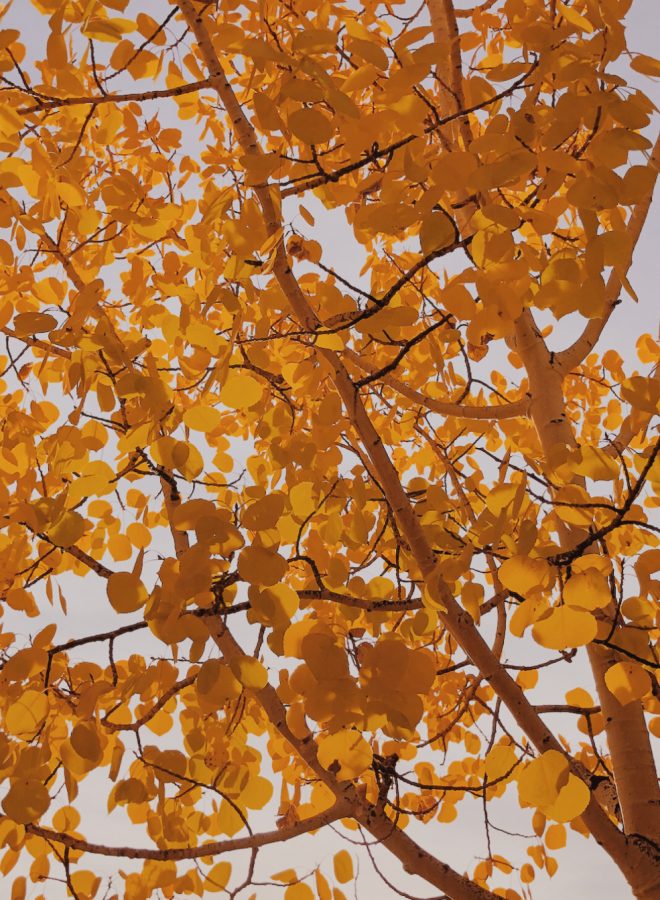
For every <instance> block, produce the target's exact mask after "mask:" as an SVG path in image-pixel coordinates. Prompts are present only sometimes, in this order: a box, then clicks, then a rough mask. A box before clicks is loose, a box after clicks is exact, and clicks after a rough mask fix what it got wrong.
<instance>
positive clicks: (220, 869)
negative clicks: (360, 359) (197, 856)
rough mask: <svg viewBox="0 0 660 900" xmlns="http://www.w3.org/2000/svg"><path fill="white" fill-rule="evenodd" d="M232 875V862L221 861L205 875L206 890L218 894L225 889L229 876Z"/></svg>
mask: <svg viewBox="0 0 660 900" xmlns="http://www.w3.org/2000/svg"><path fill="white" fill-rule="evenodd" d="M230 877H231V863H228V862H219V863H216V864H215V865H214V866H213V868H212V869H209V871H208V872H207V873H206V875H205V876H204V890H205V891H208V892H209V893H210V894H217V893H219V892H220V891H224V889H225V887H226V886H227V883H228V881H229V878H230Z"/></svg>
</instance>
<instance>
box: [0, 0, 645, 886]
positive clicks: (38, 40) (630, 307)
mask: <svg viewBox="0 0 660 900" xmlns="http://www.w3.org/2000/svg"><path fill="white" fill-rule="evenodd" d="M457 5H459V6H469V5H472V4H471V3H467V2H465V0H462V2H460V3H458V4H457ZM164 8H165V4H164V3H154V2H153V0H151V2H147V3H145V4H144V9H145V11H149V12H150V13H151V14H152V15H154V16H156V17H157V16H158V14H159V12H161V11H162V10H163V9H164ZM652 8H653V4H649V3H647V2H644V0H634V2H633V5H632V9H631V12H630V13H629V15H628V19H627V28H628V44H629V47H630V49H633V50H635V51H639V52H643V53H647V54H649V55H654V54H655V53H656V52H657V32H658V15H657V11H655V16H654V15H653V13H652ZM653 20H655V22H654V21H653ZM654 25H655V27H653V26H654ZM2 27H5V28H8V27H17V28H19V29H20V30H21V32H22V33H23V35H24V37H23V40H26V37H25V36H27V40H26V43H27V44H28V51H29V52H31V53H34V54H35V55H37V54H38V53H39V51H40V49H41V48H42V47H43V46H44V44H45V39H46V36H47V31H46V19H45V18H42V17H41V16H40V15H39V14H38V13H36V12H35V11H34V9H33V7H32V6H31V4H30V3H29V2H28V0H14V5H13V7H12V8H11V9H10V11H9V13H8V15H7V16H6V17H5V19H4V20H3V23H2ZM636 77H637V79H638V80H639V83H640V84H641V81H642V79H641V76H635V73H632V77H631V79H630V80H631V81H632V82H633V83H634V80H635V78H636ZM644 90H645V91H646V93H647V94H649V95H650V96H651V98H652V99H653V100H654V101H655V102H656V104H658V105H660V88H658V87H657V85H656V87H655V88H653V87H651V86H650V85H649V83H648V81H644ZM180 127H183V128H185V123H182V124H181V125H180ZM656 128H657V125H656ZM305 206H306V207H307V208H308V209H310V210H311V211H312V212H313V213H314V215H315V216H316V218H317V235H315V237H316V239H317V240H319V241H320V242H321V243H322V244H323V247H324V263H325V264H326V265H330V266H337V269H338V271H340V272H341V273H342V274H343V275H344V276H345V277H347V278H349V279H353V278H357V273H358V270H359V268H360V266H361V260H360V259H359V258H358V257H357V255H356V254H355V251H354V243H353V239H352V236H351V235H350V234H349V233H348V232H347V231H346V229H345V228H344V227H343V213H342V212H341V211H333V212H328V211H325V210H323V208H322V207H321V206H320V204H319V203H314V202H313V201H310V200H309V199H306V200H305ZM658 206H659V204H658V202H657V201H656V203H655V205H654V206H653V207H652V210H651V214H650V217H649V220H648V222H647V226H646V228H645V230H644V233H643V235H642V238H641V240H640V242H639V244H638V246H637V250H636V253H635V258H634V263H633V267H632V270H631V275H630V281H631V283H632V285H633V287H634V289H635V291H636V293H637V294H638V296H639V304H638V305H635V304H633V303H632V302H630V301H629V300H626V303H625V305H624V306H622V307H620V308H619V309H618V310H617V311H616V312H615V314H614V315H613V316H612V319H611V321H610V323H609V324H608V326H607V328H606V330H605V333H604V335H603V338H602V345H603V346H608V347H614V348H616V349H617V350H618V351H619V353H621V355H622V356H623V357H624V359H633V358H634V346H635V341H636V339H637V337H638V336H639V334H640V333H641V332H642V331H645V330H647V331H651V332H655V331H656V330H657V310H658V308H659V305H658V300H657V286H658V284H660V262H659V254H658V252H657V246H658V223H659V221H660V213H659V211H658ZM574 329H575V325H574V323H573V321H572V320H571V317H567V319H565V320H563V321H562V323H561V326H560V328H558V329H557V332H556V334H555V339H556V347H555V349H560V348H561V347H563V346H564V345H565V344H566V343H570V341H571V339H572V337H573V335H574ZM553 346H554V344H553ZM500 362H502V361H501V360H498V359H496V358H494V359H493V366H494V367H500ZM71 584H72V585H73V581H72V582H71ZM97 589H98V588H97V586H93V587H91V590H93V591H95V590H97ZM77 590H79V587H78V588H77ZM88 600H89V597H88V596H83V595H78V596H71V595H70V596H69V601H70V603H71V606H72V609H73V610H74V615H73V616H69V617H68V620H67V628H68V629H71V628H73V627H74V626H75V632H74V633H75V634H76V635H78V634H85V633H91V632H92V631H96V630H98V628H99V627H106V626H107V627H110V626H111V625H112V624H113V619H112V617H111V616H110V615H108V617H107V622H105V621H101V622H100V621H99V618H98V607H95V606H94V604H91V603H89V602H88ZM62 636H64V635H62ZM66 636H69V635H68V634H67V635H66ZM71 636H73V634H72V635H71ZM532 652H534V648H532V647H530V654H531V653H532ZM530 658H531V655H530ZM519 661H520V662H524V661H525V660H524V659H520V660H519ZM582 666H583V664H582V663H581V662H580V661H579V660H578V661H576V663H575V672H576V675H577V674H578V673H579V672H580V671H583V668H582ZM570 676H571V672H570V671H569V672H567V673H566V676H564V677H567V678H568V679H570ZM580 680H581V681H583V679H580ZM570 686H571V684H570V680H567V685H566V687H567V688H568V687H570ZM553 687H555V688H556V685H553ZM542 700H543V688H542V687H541V688H540V691H539V694H538V695H537V702H542ZM570 727H571V726H570V723H568V722H567V723H566V728H567V729H568V728H570ZM102 780H103V779H102V778H101V777H98V778H97V777H96V776H91V777H90V778H88V779H87V780H86V782H85V784H84V796H85V797H86V800H85V801H84V804H85V813H84V829H85V833H86V836H87V837H88V838H89V839H91V840H95V839H96V840H100V841H103V842H107V843H124V842H126V841H127V840H129V835H128V830H130V831H135V832H136V834H138V837H136V841H138V842H139V843H140V844H142V845H145V844H146V842H145V840H144V838H141V837H140V836H141V830H139V831H138V830H136V829H133V828H130V826H129V829H128V830H127V826H126V824H125V820H124V818H123V816H121V817H120V816H118V815H110V816H109V815H108V814H107V812H106V810H105V803H103V805H102V806H99V804H97V803H96V802H95V795H96V794H97V791H98V788H99V786H100V784H101V783H102ZM459 811H460V815H459V818H458V819H457V820H456V821H455V822H452V823H451V824H449V825H444V826H442V825H440V824H437V823H436V824H434V825H432V826H425V827H423V828H420V826H419V825H416V824H413V825H412V826H411V834H412V836H413V837H416V838H417V839H418V840H419V841H420V843H421V844H422V845H423V846H424V847H425V848H427V849H429V850H430V851H431V852H437V853H438V855H439V857H440V858H441V859H443V860H444V861H446V862H448V863H450V864H451V865H452V866H454V867H455V868H457V869H459V870H463V869H468V868H472V866H473V865H474V857H475V854H476V855H479V853H483V855H485V852H486V848H485V842H484V841H482V840H481V839H479V840H478V841H477V842H476V843H475V838H474V835H475V834H481V833H482V831H483V829H482V814H481V808H480V804H479V803H478V802H477V801H469V800H466V801H465V802H464V803H463V804H462V805H461V806H460V807H459ZM516 811H518V804H517V800H516V798H515V787H510V788H509V790H508V791H507V794H506V795H505V796H504V798H503V799H501V800H499V801H495V803H494V805H493V813H492V814H493V817H494V822H495V824H496V825H498V826H499V827H502V828H505V829H509V830H513V831H516V830H518V828H519V827H520V816H519V812H518V816H516ZM251 824H252V825H253V827H254V828H255V830H261V829H268V828H270V826H271V824H272V810H271V809H268V810H267V811H264V812H260V813H257V814H256V815H255V816H254V821H253V822H251ZM350 836H351V837H352V838H358V837H359V835H358V834H357V833H352V834H351V835H350ZM515 840H516V839H515V838H510V837H506V836H502V837H501V840H499V839H498V838H496V839H495V846H494V849H495V851H496V852H501V853H503V854H504V855H506V851H507V847H509V846H511V842H512V841H515ZM481 844H484V846H481ZM343 846H344V842H343V841H342V840H340V839H339V838H338V837H337V836H336V835H335V834H334V833H333V832H332V831H330V830H329V829H326V830H324V831H323V832H321V833H319V834H317V835H316V836H304V837H301V838H298V839H296V841H295V842H293V843H292V844H291V845H288V846H287V847H286V848H284V849H282V848H278V847H272V848H266V849H265V850H264V851H263V852H262V854H261V857H262V863H261V865H260V869H261V871H262V872H264V873H267V874H269V873H274V872H277V871H278V870H279V869H281V868H282V867H283V860H284V861H285V862H284V864H285V865H287V866H288V865H289V864H290V863H291V861H292V860H293V861H294V863H295V862H297V863H298V864H299V871H300V873H302V870H304V867H305V865H306V864H307V865H308V866H309V868H310V870H311V868H312V867H313V865H314V864H315V863H316V862H322V863H323V869H324V870H325V871H326V872H328V873H329V872H330V871H331V859H332V855H333V853H335V852H336V851H337V850H338V849H340V848H341V847H343ZM374 854H375V857H376V859H377V861H378V865H379V867H381V868H382V871H383V872H384V874H385V875H386V877H387V878H388V879H389V880H390V881H391V882H392V883H394V884H396V885H397V886H398V887H399V888H401V889H403V890H404V891H406V892H407V894H408V895H410V896H414V897H420V898H427V900H431V898H433V897H434V896H437V895H434V892H433V890H432V889H430V888H429V886H428V885H427V884H425V883H423V882H422V881H420V880H419V879H415V878H413V877H411V876H408V875H406V874H405V873H403V871H402V870H401V867H400V865H399V863H398V862H397V861H396V860H394V859H393V858H391V856H390V854H389V853H387V852H386V851H383V850H381V849H380V848H374ZM556 855H558V857H559V861H560V867H559V870H558V873H557V875H556V876H555V877H554V878H553V879H552V880H550V879H547V878H546V879H543V878H542V877H541V876H540V875H537V879H536V881H535V882H534V883H533V885H532V886H531V896H532V897H533V898H534V900H554V898H557V897H562V896H563V897H567V898H581V900H592V898H593V900H596V898H598V900H617V898H623V897H626V896H628V895H629V892H628V889H627V887H626V885H625V882H624V881H623V879H622V877H621V875H620V874H619V872H618V871H617V870H616V868H615V867H614V865H613V864H612V863H611V862H610V860H609V858H608V857H607V856H606V855H605V854H604V853H603V852H601V851H600V850H599V849H598V847H597V846H596V844H595V842H594V841H586V840H584V839H582V838H581V837H579V836H577V835H574V834H572V832H570V831H569V843H568V846H567V848H566V849H565V850H563V851H559V852H558V854H556ZM355 856H356V859H359V876H358V881H357V887H356V891H355V896H356V897H357V898H359V900H371V898H376V897H378V898H389V897H395V896H398V895H397V894H396V893H395V892H394V891H393V890H392V889H391V888H389V887H388V886H387V885H386V884H384V883H383V882H382V881H381V880H380V879H379V877H378V876H377V875H376V874H375V873H374V871H373V869H372V867H371V865H370V863H369V860H368V859H367V857H366V854H365V852H364V851H360V852H359V853H356V855H355ZM89 865H90V867H91V868H94V869H95V870H96V871H98V872H99V873H101V872H103V873H105V874H107V875H112V874H113V873H116V870H117V869H118V868H124V869H126V870H129V869H130V868H131V867H130V865H129V864H128V863H127V862H125V861H115V860H108V859H105V858H95V859H93V860H92V859H90V860H89ZM236 865H237V867H238V866H239V863H238V857H236ZM15 874H16V871H14V872H13V873H12V874H11V875H10V876H9V877H8V878H6V879H4V883H5V885H6V886H5V887H4V890H3V888H2V886H3V879H2V877H1V876H0V895H1V894H3V893H4V892H6V891H7V889H8V886H9V884H10V882H11V880H13V877H14V876H15ZM503 883H506V881H505V880H503ZM114 885H115V889H116V890H119V889H120V886H121V881H120V879H118V878H116V877H115V879H114ZM512 886H515V881H512ZM256 890H257V896H258V898H259V900H261V898H262V897H263V898H271V897H273V898H275V897H281V896H282V889H281V888H277V887H271V886H266V885H263V886H260V887H258V888H256ZM29 891H30V893H29V894H28V900H29V898H30V897H34V896H36V895H37V894H38V893H40V892H42V891H43V888H40V887H39V886H36V885H29ZM102 893H103V892H101V895H102ZM246 895H247V894H244V895H243V896H246ZM46 896H47V898H48V900H59V898H60V897H63V896H65V894H64V891H63V889H61V888H60V886H59V885H56V884H55V883H54V882H51V883H49V885H48V886H47V888H46Z"/></svg>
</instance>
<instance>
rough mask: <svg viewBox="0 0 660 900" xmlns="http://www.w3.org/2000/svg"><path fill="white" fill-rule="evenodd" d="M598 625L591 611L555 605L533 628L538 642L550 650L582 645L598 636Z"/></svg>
mask: <svg viewBox="0 0 660 900" xmlns="http://www.w3.org/2000/svg"><path fill="white" fill-rule="evenodd" d="M597 632H598V625H597V623H596V619H595V618H594V617H593V615H592V614H591V613H590V612H586V611H585V610H582V609H575V608H574V607H572V606H559V607H555V609H553V610H552V611H551V613H550V615H549V616H548V617H547V618H545V619H541V621H540V622H537V623H536V625H534V627H533V628H532V634H533V635H534V640H535V641H536V642H537V644H541V646H542V647H547V648H548V649H549V650H567V649H568V648H569V647H582V646H584V645H585V644H590V643H591V641H593V639H594V638H595V637H596V634H597Z"/></svg>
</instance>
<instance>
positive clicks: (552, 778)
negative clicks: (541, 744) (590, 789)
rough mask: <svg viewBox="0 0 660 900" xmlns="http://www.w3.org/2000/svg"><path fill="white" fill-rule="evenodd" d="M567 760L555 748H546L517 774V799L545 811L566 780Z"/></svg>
mask: <svg viewBox="0 0 660 900" xmlns="http://www.w3.org/2000/svg"><path fill="white" fill-rule="evenodd" d="M567 776H568V761H567V760H566V757H565V756H563V755H562V754H561V753H559V751H557V750H547V751H546V752H545V753H542V754H541V756H539V757H537V758H536V759H534V760H532V762H531V763H529V764H528V765H527V766H525V768H524V769H523V771H522V772H520V774H519V775H518V799H519V800H520V803H521V805H523V806H536V807H537V808H538V809H540V810H543V811H545V809H546V808H547V807H549V806H551V805H552V804H553V803H554V802H555V801H556V800H557V798H558V796H559V791H560V790H561V788H562V787H563V786H564V785H565V784H566V783H567V781H568V778H567Z"/></svg>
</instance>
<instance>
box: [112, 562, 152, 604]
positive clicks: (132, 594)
mask: <svg viewBox="0 0 660 900" xmlns="http://www.w3.org/2000/svg"><path fill="white" fill-rule="evenodd" d="M107 591H108V600H109V601H110V605H111V606H112V608H113V609H114V610H115V612H118V613H130V612H135V611H136V610H138V609H140V608H141V607H142V606H144V604H145V603H146V602H147V600H148V598H149V594H148V593H147V589H146V588H145V586H144V585H143V584H142V582H141V581H140V579H139V577H138V576H137V575H136V574H135V573H133V572H113V574H112V575H111V576H110V578H108V585H107Z"/></svg>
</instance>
